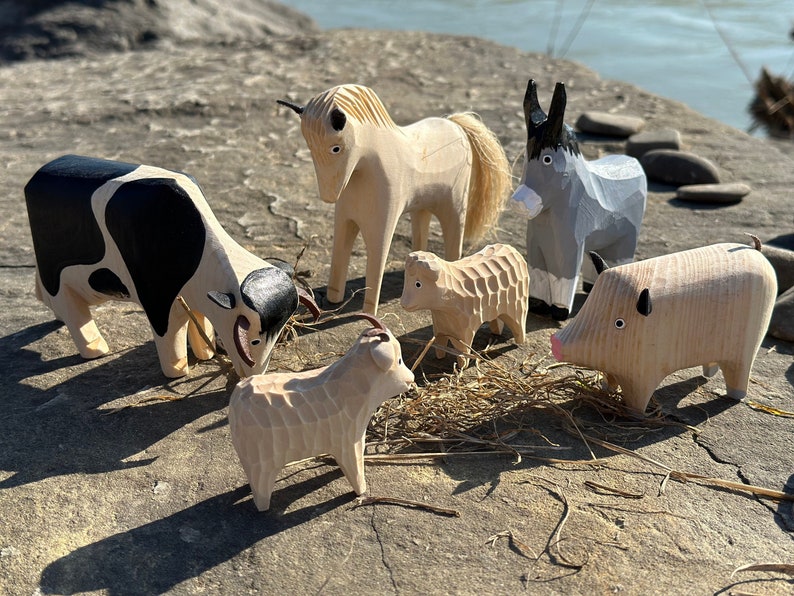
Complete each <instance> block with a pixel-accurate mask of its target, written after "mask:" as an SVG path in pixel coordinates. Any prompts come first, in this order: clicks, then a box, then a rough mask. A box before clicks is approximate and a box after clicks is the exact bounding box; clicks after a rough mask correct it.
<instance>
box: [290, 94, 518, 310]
mask: <svg viewBox="0 0 794 596" xmlns="http://www.w3.org/2000/svg"><path fill="white" fill-rule="evenodd" d="M279 103H281V104H283V105H285V106H288V107H290V108H291V109H293V110H294V111H295V112H296V113H298V114H299V115H300V117H301V132H302V133H303V137H304V138H305V139H306V143H307V144H308V146H309V150H310V151H311V155H312V159H313V160H314V170H315V173H316V175H317V183H318V186H319V191H320V198H321V199H322V200H323V201H325V202H326V203H335V204H336V205H335V212H334V240H333V252H332V255H331V271H330V277H329V281H328V300H330V301H331V302H341V301H342V299H343V298H344V294H345V282H346V278H347V268H348V264H349V262H350V254H351V252H352V249H353V242H354V241H355V239H356V236H357V235H358V232H359V231H360V232H361V236H362V238H363V239H364V244H365V245H366V249H367V267H366V284H367V290H366V293H365V296H364V309H363V310H364V311H365V312H368V313H372V314H375V313H377V310H378V301H379V297H380V288H381V281H382V278H383V271H384V268H385V266H386V258H387V256H388V253H389V247H390V245H391V241H392V236H393V235H394V230H395V228H396V226H397V220H398V219H399V217H400V215H401V214H402V213H404V212H408V213H410V214H411V229H412V235H413V249H414V250H426V249H427V239H428V234H429V226H430V216H431V215H435V216H436V217H437V218H438V221H439V223H440V224H441V231H442V233H443V235H444V254H445V256H446V258H447V259H449V260H455V259H459V258H460V256H461V252H462V250H463V240H464V238H466V239H472V240H476V239H478V238H480V237H481V236H482V235H483V234H484V233H485V232H486V231H487V230H488V229H489V228H490V227H491V226H492V225H493V224H494V222H496V220H497V218H498V217H499V213H500V211H501V209H502V207H503V205H504V199H505V198H506V194H507V190H508V188H509V185H510V169H509V166H508V163H507V157H506V156H505V154H504V150H503V149H502V146H501V144H500V143H499V140H498V139H497V138H496V136H495V135H494V134H493V133H492V132H491V131H490V130H488V128H486V127H485V125H484V124H483V123H482V122H481V121H480V120H479V119H478V118H477V117H476V116H475V115H473V114H453V115H451V116H448V117H447V118H426V119H424V120H420V121H419V122H416V123H414V124H411V125H409V126H397V125H396V124H395V123H394V122H393V121H392V119H391V117H390V116H389V114H388V112H387V111H386V108H385V107H384V106H383V104H382V103H381V101H380V99H379V98H378V96H377V95H375V93H374V92H373V91H372V89H369V88H368V87H361V86H358V85H341V86H339V87H334V88H332V89H329V90H328V91H325V92H323V93H321V94H319V95H317V96H315V97H314V98H312V99H311V100H310V101H309V103H307V104H306V106H305V107H300V106H296V105H294V104H291V103H289V102H285V101H279Z"/></svg>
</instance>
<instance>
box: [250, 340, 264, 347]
mask: <svg viewBox="0 0 794 596" xmlns="http://www.w3.org/2000/svg"><path fill="white" fill-rule="evenodd" d="M260 343H262V340H261V339H252V340H251V345H252V346H258V345H259V344H260Z"/></svg>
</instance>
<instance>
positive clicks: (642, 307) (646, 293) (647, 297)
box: [637, 288, 653, 317]
mask: <svg viewBox="0 0 794 596" xmlns="http://www.w3.org/2000/svg"><path fill="white" fill-rule="evenodd" d="M652 310H653V305H652V304H651V291H650V290H649V289H648V288H645V289H644V290H643V291H642V292H640V297H639V298H638V299H637V312H639V313H640V314H641V315H642V316H644V317H647V316H648V315H649V314H651V311H652Z"/></svg>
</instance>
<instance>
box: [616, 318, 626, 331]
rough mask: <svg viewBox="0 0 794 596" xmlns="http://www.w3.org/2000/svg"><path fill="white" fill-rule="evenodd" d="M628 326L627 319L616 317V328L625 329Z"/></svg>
mask: <svg viewBox="0 0 794 596" xmlns="http://www.w3.org/2000/svg"><path fill="white" fill-rule="evenodd" d="M625 326H626V321H624V320H623V319H615V329H623V328H624V327H625Z"/></svg>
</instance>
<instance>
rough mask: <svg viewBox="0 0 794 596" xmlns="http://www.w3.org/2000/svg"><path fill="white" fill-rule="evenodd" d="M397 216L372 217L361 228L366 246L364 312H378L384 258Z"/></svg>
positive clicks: (395, 225)
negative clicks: (367, 223) (366, 224)
mask: <svg viewBox="0 0 794 596" xmlns="http://www.w3.org/2000/svg"><path fill="white" fill-rule="evenodd" d="M398 217H399V213H398V214H397V216H394V217H389V216H388V215H386V216H384V217H382V218H381V217H377V216H376V217H374V218H373V219H372V221H370V222H369V226H368V227H366V228H362V229H361V235H362V236H363V238H364V244H365V245H366V246H367V269H366V284H367V291H366V293H365V294H364V308H363V311H364V312H365V313H369V314H372V315H376V314H378V302H379V301H380V288H381V285H382V284H383V271H384V270H385V269H386V259H387V258H388V256H389V247H390V246H391V240H392V236H394V230H395V228H396V227H397V218H398Z"/></svg>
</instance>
